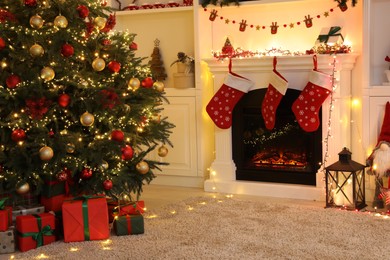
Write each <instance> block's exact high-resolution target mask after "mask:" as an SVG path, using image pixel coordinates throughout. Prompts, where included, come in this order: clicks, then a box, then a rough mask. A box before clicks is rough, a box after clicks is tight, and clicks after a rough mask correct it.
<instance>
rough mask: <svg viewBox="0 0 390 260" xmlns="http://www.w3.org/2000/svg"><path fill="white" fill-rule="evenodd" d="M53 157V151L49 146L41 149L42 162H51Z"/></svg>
mask: <svg viewBox="0 0 390 260" xmlns="http://www.w3.org/2000/svg"><path fill="white" fill-rule="evenodd" d="M53 155H54V152H53V149H51V147H49V146H44V147H42V148H41V149H39V158H41V160H42V161H49V160H50V159H51V158H53Z"/></svg>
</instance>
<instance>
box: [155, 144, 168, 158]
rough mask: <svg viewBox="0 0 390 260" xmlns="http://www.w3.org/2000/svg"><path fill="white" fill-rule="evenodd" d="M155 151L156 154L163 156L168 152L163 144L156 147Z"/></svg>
mask: <svg viewBox="0 0 390 260" xmlns="http://www.w3.org/2000/svg"><path fill="white" fill-rule="evenodd" d="M157 153H158V156H160V157H165V156H167V154H168V148H167V147H165V146H164V145H161V146H160V147H159V148H158V151H157Z"/></svg>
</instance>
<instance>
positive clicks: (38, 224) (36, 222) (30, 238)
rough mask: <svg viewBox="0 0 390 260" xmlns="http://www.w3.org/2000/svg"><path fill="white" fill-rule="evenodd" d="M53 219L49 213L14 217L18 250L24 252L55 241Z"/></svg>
mask: <svg viewBox="0 0 390 260" xmlns="http://www.w3.org/2000/svg"><path fill="white" fill-rule="evenodd" d="M54 229H55V217H54V215H52V214H50V213H42V214H37V215H25V216H17V217H16V230H17V232H16V233H17V241H18V243H17V244H18V248H19V250H20V251H21V252H25V251H28V250H31V249H34V248H37V247H40V246H43V245H47V244H50V243H53V242H54V241H56V237H55V235H54Z"/></svg>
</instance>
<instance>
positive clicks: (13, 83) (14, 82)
mask: <svg viewBox="0 0 390 260" xmlns="http://www.w3.org/2000/svg"><path fill="white" fill-rule="evenodd" d="M20 82H22V80H21V79H20V77H19V76H18V75H15V74H12V75H9V76H8V78H7V79H6V81H5V83H6V84H7V87H8V88H10V89H13V88H16V87H17V86H18V84H19V83H20Z"/></svg>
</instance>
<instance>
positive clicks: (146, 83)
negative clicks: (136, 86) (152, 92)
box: [141, 77, 154, 88]
mask: <svg viewBox="0 0 390 260" xmlns="http://www.w3.org/2000/svg"><path fill="white" fill-rule="evenodd" d="M153 83H154V82H153V79H152V78H151V77H147V78H145V79H144V80H142V82H141V85H142V86H143V87H144V88H151V87H153Z"/></svg>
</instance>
